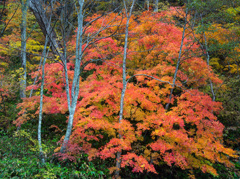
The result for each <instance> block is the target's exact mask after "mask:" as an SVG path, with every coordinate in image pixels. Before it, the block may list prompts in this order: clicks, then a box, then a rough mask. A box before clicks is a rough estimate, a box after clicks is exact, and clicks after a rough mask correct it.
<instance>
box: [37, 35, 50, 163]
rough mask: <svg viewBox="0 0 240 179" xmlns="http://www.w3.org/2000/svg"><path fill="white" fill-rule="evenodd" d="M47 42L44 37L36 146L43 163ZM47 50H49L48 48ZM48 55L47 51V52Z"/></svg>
mask: <svg viewBox="0 0 240 179" xmlns="http://www.w3.org/2000/svg"><path fill="white" fill-rule="evenodd" d="M47 44H48V38H46V41H45V45H44V49H43V56H44V59H43V63H42V83H41V91H40V103H39V120H38V146H39V158H40V160H41V162H42V163H45V158H44V154H43V149H42V137H41V134H42V133H41V130H42V108H43V90H44V78H45V63H46V56H45V55H46V49H47ZM48 52H49V50H48ZM47 55H48V53H47Z"/></svg>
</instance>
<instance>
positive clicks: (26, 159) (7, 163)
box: [0, 130, 108, 179]
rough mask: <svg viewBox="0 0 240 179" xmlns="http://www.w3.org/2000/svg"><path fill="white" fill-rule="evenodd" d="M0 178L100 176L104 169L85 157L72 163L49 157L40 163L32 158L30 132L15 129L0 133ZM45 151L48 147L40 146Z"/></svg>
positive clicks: (34, 156)
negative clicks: (11, 132)
mask: <svg viewBox="0 0 240 179" xmlns="http://www.w3.org/2000/svg"><path fill="white" fill-rule="evenodd" d="M0 136H1V139H0V159H1V160H0V178H47V179H55V178H61V179H65V178H66V179H68V178H104V177H106V176H107V175H106V174H107V173H108V170H107V169H106V168H104V166H101V165H99V166H96V165H95V164H94V163H92V162H88V161H87V159H86V158H87V157H86V156H83V157H82V158H79V159H78V161H76V163H72V162H71V163H70V162H66V161H65V162H61V163H59V162H58V161H56V162H55V163H52V161H53V157H52V156H49V157H48V158H47V162H46V163H45V164H44V165H42V164H40V161H39V159H38V158H37V157H36V153H37V152H36V151H37V149H38V146H37V140H35V139H33V138H32V134H31V133H29V132H26V131H24V130H19V131H18V132H16V133H15V134H14V136H12V137H11V136H8V135H7V133H5V132H1V133H0ZM43 147H44V151H45V153H48V152H49V150H50V149H52V146H50V147H48V148H47V147H46V146H44V145H43Z"/></svg>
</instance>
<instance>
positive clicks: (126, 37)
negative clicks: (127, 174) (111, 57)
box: [115, 0, 135, 178]
mask: <svg viewBox="0 0 240 179" xmlns="http://www.w3.org/2000/svg"><path fill="white" fill-rule="evenodd" d="M123 3H124V7H125V11H126V16H127V22H126V30H125V42H124V54H123V66H122V70H123V77H122V79H123V88H122V93H121V102H120V113H119V123H121V122H122V119H123V107H124V96H125V92H126V88H127V80H126V76H127V75H126V60H127V49H128V28H129V21H130V18H131V15H132V10H133V7H134V4H135V0H133V1H132V5H131V8H130V10H129V13H128V10H127V6H126V2H125V0H124V1H123ZM119 138H120V139H121V138H122V135H121V134H120V133H119ZM121 154H122V152H121V151H119V152H117V161H116V168H117V169H116V172H115V176H116V178H119V172H120V167H121Z"/></svg>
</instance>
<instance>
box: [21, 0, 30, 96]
mask: <svg viewBox="0 0 240 179" xmlns="http://www.w3.org/2000/svg"><path fill="white" fill-rule="evenodd" d="M21 5H22V23H21V58H22V70H23V71H22V74H21V77H20V97H21V98H25V97H26V85H27V67H26V63H27V54H26V45H27V42H26V40H27V32H26V31H27V10H28V5H29V0H21Z"/></svg>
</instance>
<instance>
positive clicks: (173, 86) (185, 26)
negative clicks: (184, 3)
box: [165, 8, 188, 110]
mask: <svg viewBox="0 0 240 179" xmlns="http://www.w3.org/2000/svg"><path fill="white" fill-rule="evenodd" d="M187 15H188V9H187V8H186V16H185V23H184V27H183V33H182V40H181V46H180V50H179V54H178V61H177V65H176V69H175V73H174V77H173V83H172V89H171V93H170V96H169V102H168V103H167V104H166V106H165V110H168V109H169V105H170V103H171V100H172V95H173V90H174V88H175V84H176V79H177V73H178V69H179V66H180V61H181V57H182V48H183V41H184V38H185V31H186V28H187Z"/></svg>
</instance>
